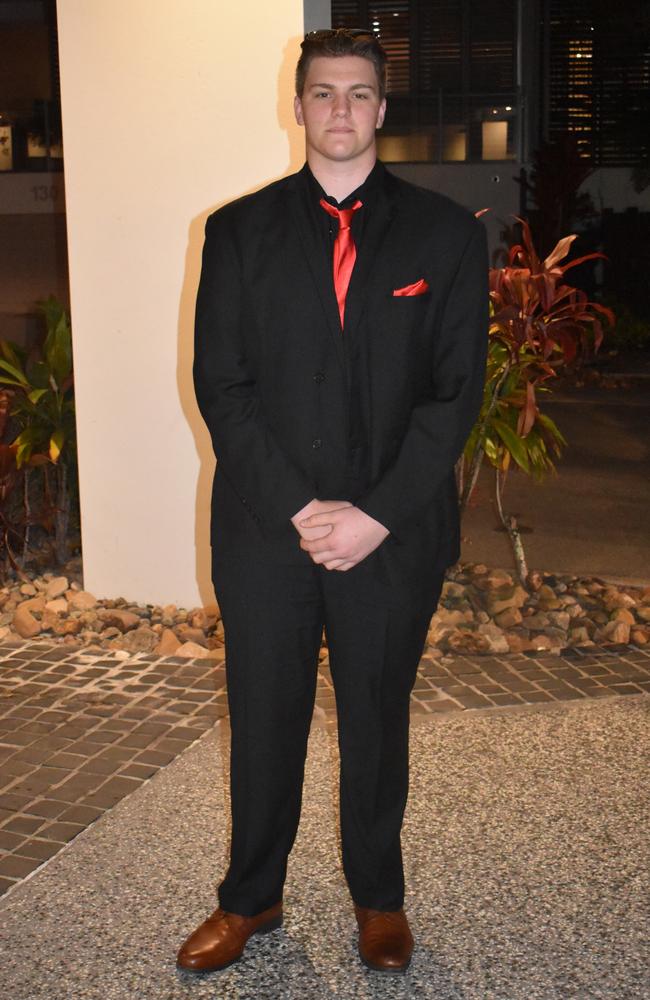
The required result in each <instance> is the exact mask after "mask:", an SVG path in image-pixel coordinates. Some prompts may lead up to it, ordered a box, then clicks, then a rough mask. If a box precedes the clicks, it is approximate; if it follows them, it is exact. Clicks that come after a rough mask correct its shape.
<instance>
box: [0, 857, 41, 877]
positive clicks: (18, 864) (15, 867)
mask: <svg viewBox="0 0 650 1000" xmlns="http://www.w3.org/2000/svg"><path fill="white" fill-rule="evenodd" d="M40 863H41V862H40V861H39V860H38V859H37V858H21V857H17V856H16V855H15V854H8V855H7V856H6V857H4V858H0V875H4V876H13V878H24V877H25V875H29V873H30V872H33V871H34V869H35V868H38V866H39V865H40Z"/></svg>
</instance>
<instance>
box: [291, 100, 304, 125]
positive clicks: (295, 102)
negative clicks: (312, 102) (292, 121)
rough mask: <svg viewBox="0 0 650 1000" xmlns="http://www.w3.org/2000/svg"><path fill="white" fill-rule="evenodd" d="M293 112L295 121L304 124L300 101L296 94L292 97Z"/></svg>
mask: <svg viewBox="0 0 650 1000" xmlns="http://www.w3.org/2000/svg"><path fill="white" fill-rule="evenodd" d="M293 113H294V114H295V116H296V121H297V122H298V124H299V125H304V124H305V120H304V118H303V117H302V101H301V100H300V98H299V97H298V95H297V94H296V96H295V97H294V99H293Z"/></svg>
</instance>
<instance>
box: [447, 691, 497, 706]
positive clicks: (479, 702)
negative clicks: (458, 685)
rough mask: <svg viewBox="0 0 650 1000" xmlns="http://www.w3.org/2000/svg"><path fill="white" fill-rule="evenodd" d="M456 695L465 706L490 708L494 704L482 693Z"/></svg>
mask: <svg viewBox="0 0 650 1000" xmlns="http://www.w3.org/2000/svg"><path fill="white" fill-rule="evenodd" d="M455 697H456V701H459V702H460V703H461V705H463V706H464V707H465V708H489V707H490V705H491V704H492V702H491V701H489V700H488V699H487V698H484V697H483V696H482V695H480V694H459V695H456V696H455Z"/></svg>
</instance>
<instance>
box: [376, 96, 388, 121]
mask: <svg viewBox="0 0 650 1000" xmlns="http://www.w3.org/2000/svg"><path fill="white" fill-rule="evenodd" d="M385 117H386V98H385V97H384V98H383V100H382V102H381V104H380V105H379V111H378V112H377V124H376V125H375V128H381V127H382V125H383V124H384V118H385Z"/></svg>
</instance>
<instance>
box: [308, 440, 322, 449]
mask: <svg viewBox="0 0 650 1000" xmlns="http://www.w3.org/2000/svg"><path fill="white" fill-rule="evenodd" d="M322 443H323V442H322V441H321V439H320V438H314V440H313V441H312V443H311V446H312V448H320V446H321V444H322Z"/></svg>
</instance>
